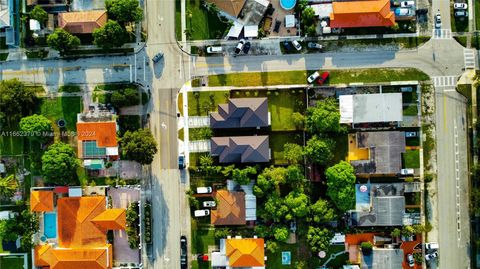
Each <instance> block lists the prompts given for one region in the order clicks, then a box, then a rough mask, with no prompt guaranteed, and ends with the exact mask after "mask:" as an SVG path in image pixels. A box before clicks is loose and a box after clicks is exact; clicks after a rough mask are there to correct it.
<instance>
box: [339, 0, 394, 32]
mask: <svg viewBox="0 0 480 269" xmlns="http://www.w3.org/2000/svg"><path fill="white" fill-rule="evenodd" d="M332 7H333V12H332V13H330V26H331V27H332V28H353V27H375V26H393V25H394V24H395V15H394V14H393V12H392V11H391V10H390V0H378V1H350V2H333V3H332Z"/></svg>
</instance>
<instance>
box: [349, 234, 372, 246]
mask: <svg viewBox="0 0 480 269" xmlns="http://www.w3.org/2000/svg"><path fill="white" fill-rule="evenodd" d="M374 235H375V234H374V233H361V234H347V235H345V243H347V244H349V245H360V244H361V243H362V242H367V241H368V242H371V243H372V244H373V236H374Z"/></svg>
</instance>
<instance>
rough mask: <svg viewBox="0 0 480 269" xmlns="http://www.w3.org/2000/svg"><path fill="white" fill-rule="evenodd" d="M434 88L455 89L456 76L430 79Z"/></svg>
mask: <svg viewBox="0 0 480 269" xmlns="http://www.w3.org/2000/svg"><path fill="white" fill-rule="evenodd" d="M432 79H433V86H435V87H455V86H456V85H457V76H438V77H432Z"/></svg>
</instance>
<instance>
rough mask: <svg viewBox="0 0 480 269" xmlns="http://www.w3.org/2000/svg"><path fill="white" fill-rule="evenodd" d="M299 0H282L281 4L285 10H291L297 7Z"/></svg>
mask: <svg viewBox="0 0 480 269" xmlns="http://www.w3.org/2000/svg"><path fill="white" fill-rule="evenodd" d="M295 4H297V0H280V6H281V7H282V8H283V9H285V10H290V9H292V8H294V7H295Z"/></svg>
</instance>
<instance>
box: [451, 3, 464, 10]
mask: <svg viewBox="0 0 480 269" xmlns="http://www.w3.org/2000/svg"><path fill="white" fill-rule="evenodd" d="M453 9H463V10H467V9H468V5H467V4H466V3H455V4H453Z"/></svg>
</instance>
